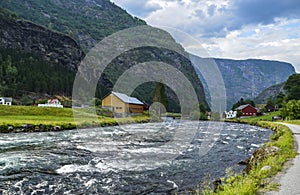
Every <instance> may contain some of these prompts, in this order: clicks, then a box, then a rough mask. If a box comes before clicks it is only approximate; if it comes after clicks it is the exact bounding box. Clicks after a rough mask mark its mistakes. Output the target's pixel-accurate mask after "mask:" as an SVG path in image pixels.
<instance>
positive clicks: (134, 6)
mask: <svg viewBox="0 0 300 195" xmlns="http://www.w3.org/2000/svg"><path fill="white" fill-rule="evenodd" d="M148 1H149V0H148ZM148 1H139V0H113V2H114V3H116V4H117V5H119V6H121V7H122V8H124V9H126V11H128V12H129V13H130V14H132V15H134V16H137V17H140V18H144V17H147V16H148V15H149V14H150V13H152V12H154V11H157V10H159V9H162V7H161V6H159V5H158V4H147V2H148Z"/></svg>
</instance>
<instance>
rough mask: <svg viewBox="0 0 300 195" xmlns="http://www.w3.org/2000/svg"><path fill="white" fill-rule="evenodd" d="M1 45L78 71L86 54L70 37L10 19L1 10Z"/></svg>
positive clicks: (5, 12)
mask: <svg viewBox="0 0 300 195" xmlns="http://www.w3.org/2000/svg"><path fill="white" fill-rule="evenodd" d="M0 13H1V15H0V26H1V28H0V37H1V39H0V45H1V48H10V49H16V50H21V51H26V52H28V53H32V54H35V55H38V56H41V57H42V58H44V59H45V60H46V61H51V62H54V63H56V64H58V65H63V66H68V68H70V69H73V70H76V69H77V66H78V65H79V63H80V61H81V60H82V59H83V57H84V53H83V51H82V49H81V48H80V46H79V45H78V44H77V43H76V41H74V40H73V39H72V38H70V37H69V36H66V35H63V34H61V33H56V32H53V31H51V30H49V29H47V28H45V27H42V26H39V25H36V24H34V23H32V22H29V21H24V20H20V19H17V18H13V17H9V16H8V15H9V12H8V11H5V10H0Z"/></svg>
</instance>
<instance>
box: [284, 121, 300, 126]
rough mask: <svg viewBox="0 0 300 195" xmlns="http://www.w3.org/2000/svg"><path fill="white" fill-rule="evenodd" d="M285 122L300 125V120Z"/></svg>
mask: <svg viewBox="0 0 300 195" xmlns="http://www.w3.org/2000/svg"><path fill="white" fill-rule="evenodd" d="M284 122H285V123H289V124H293V125H300V120H290V121H284Z"/></svg>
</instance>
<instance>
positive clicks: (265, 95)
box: [254, 82, 285, 104]
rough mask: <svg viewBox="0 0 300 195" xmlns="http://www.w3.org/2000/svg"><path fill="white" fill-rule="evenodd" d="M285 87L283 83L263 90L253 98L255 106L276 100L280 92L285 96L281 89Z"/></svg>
mask: <svg viewBox="0 0 300 195" xmlns="http://www.w3.org/2000/svg"><path fill="white" fill-rule="evenodd" d="M284 85H285V82H284V83H280V84H277V85H272V86H271V87H268V88H267V89H265V90H263V91H262V92H261V93H260V94H258V96H257V97H255V99H254V102H255V103H256V104H266V103H267V101H268V99H269V98H272V99H274V98H276V97H277V96H278V94H279V93H280V92H282V93H283V94H285V90H284V89H283V87H284Z"/></svg>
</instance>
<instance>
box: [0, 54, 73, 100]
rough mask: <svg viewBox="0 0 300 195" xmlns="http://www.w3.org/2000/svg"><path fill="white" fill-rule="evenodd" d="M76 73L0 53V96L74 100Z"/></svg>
mask: <svg viewBox="0 0 300 195" xmlns="http://www.w3.org/2000/svg"><path fill="white" fill-rule="evenodd" d="M74 78H75V72H74V71H72V70H69V69H68V68H67V67H63V66H59V65H55V64H51V63H50V62H46V61H45V60H43V59H42V58H40V57H38V56H34V55H32V54H28V53H23V52H21V51H17V50H11V49H0V95H1V96H8V97H22V95H24V94H25V93H26V92H33V93H36V94H48V95H57V94H60V95H65V96H71V94H72V86H73V82H74Z"/></svg>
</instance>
